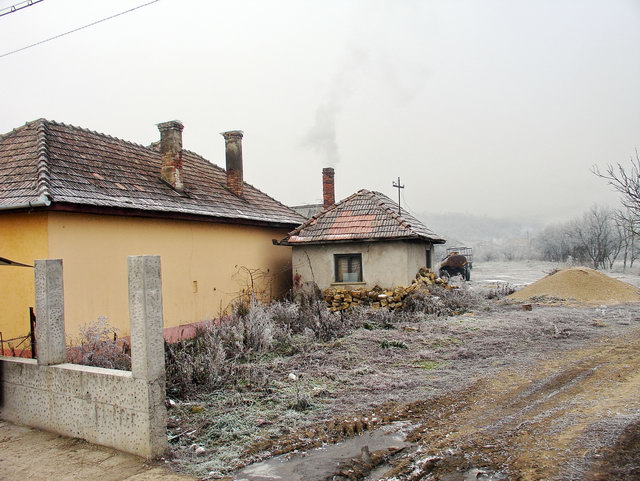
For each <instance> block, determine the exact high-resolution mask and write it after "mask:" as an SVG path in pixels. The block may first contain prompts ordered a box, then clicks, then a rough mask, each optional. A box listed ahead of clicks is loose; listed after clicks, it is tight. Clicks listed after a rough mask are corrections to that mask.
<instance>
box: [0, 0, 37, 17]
mask: <svg viewBox="0 0 640 481" xmlns="http://www.w3.org/2000/svg"><path fill="white" fill-rule="evenodd" d="M40 2H42V0H24V1H23V2H18V3H16V4H14V5H11V6H10V7H5V8H2V9H0V17H4V16H5V15H9V14H10V13H15V12H17V11H18V10H22V9H23V8H27V7H30V6H31V5H35V4H36V3H40Z"/></svg>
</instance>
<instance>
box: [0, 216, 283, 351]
mask: <svg viewBox="0 0 640 481" xmlns="http://www.w3.org/2000/svg"><path fill="white" fill-rule="evenodd" d="M15 215H16V216H17V217H16V220H15V221H14V224H11V223H9V222H8V220H7V217H9V216H8V215H2V216H0V222H4V223H1V224H0V226H1V228H2V229H3V232H9V231H4V229H5V228H7V229H11V231H12V235H11V236H10V237H11V239H12V242H13V243H14V244H18V243H19V242H18V241H13V238H14V237H15V232H18V231H19V230H24V231H29V232H30V233H29V234H24V235H23V236H22V237H24V238H26V239H29V242H27V245H31V247H29V248H27V247H24V248H23V250H22V251H20V250H19V249H18V247H17V246H16V247H15V248H14V249H8V250H3V249H4V246H3V245H1V244H0V253H2V254H0V255H2V256H3V257H9V258H11V259H13V260H16V261H20V262H26V263H28V264H32V263H33V260H34V259H39V258H46V257H49V258H56V259H63V265H64V287H65V319H66V330H67V336H68V337H69V338H70V340H71V341H73V340H74V339H75V338H77V336H78V331H79V328H80V327H81V326H82V325H84V324H86V323H88V322H90V321H93V320H96V319H98V318H101V317H104V318H106V319H107V321H108V322H109V324H110V325H112V326H114V327H117V328H118V329H119V335H120V336H125V335H128V334H129V326H128V297H127V256H130V255H144V254H148V255H159V256H161V259H162V278H163V300H164V314H165V327H173V326H178V325H181V324H188V323H192V322H197V321H201V320H205V319H211V318H215V317H218V316H219V315H220V314H221V313H222V312H224V310H225V309H226V308H227V307H228V306H229V303H230V302H231V301H232V300H233V299H234V298H236V297H237V296H238V295H239V293H240V292H241V291H242V289H243V288H246V287H247V286H248V284H249V283H250V279H249V276H248V275H247V270H246V269H250V270H259V271H260V272H261V273H263V274H266V276H267V277H265V278H262V279H261V280H260V281H258V284H260V285H259V286H257V287H258V288H259V289H260V288H267V289H268V291H269V292H268V294H271V295H273V296H277V295H280V294H281V293H283V292H284V291H285V290H286V289H287V288H288V286H289V285H290V282H291V251H290V250H289V249H286V248H283V247H279V246H274V245H272V242H271V240H272V239H274V238H278V239H279V238H282V237H283V236H284V235H285V234H286V229H274V228H266V227H255V226H245V225H236V224H217V223H210V222H197V221H183V220H169V219H151V218H134V217H119V216H109V215H91V214H80V213H64V212H49V213H46V214H39V217H37V220H38V222H36V221H35V219H36V217H34V216H33V214H31V216H32V218H31V220H30V222H27V221H26V220H23V221H21V222H23V223H22V224H20V223H19V222H17V220H18V218H19V217H20V216H22V217H25V218H28V216H29V215H30V214H15ZM3 237H4V236H3ZM16 254H19V255H16ZM245 268H246V269H245ZM16 269H19V268H17V267H16V268H8V267H7V268H0V271H2V272H0V275H2V276H3V277H0V288H1V289H2V290H5V289H6V286H7V285H12V284H14V281H13V280H12V279H13V278H12V277H11V276H12V275H17V274H16V273H17V272H18V271H16ZM23 269H24V268H23ZM4 271H7V272H6V273H5V272H4ZM24 272H25V273H22V272H21V273H20V276H21V277H20V279H19V282H17V281H18V279H16V282H15V283H16V284H20V286H23V285H24V286H25V287H20V289H21V290H20V291H19V293H18V294H19V295H14V296H11V297H7V302H8V303H9V305H10V306H11V309H10V310H6V309H3V312H2V313H1V314H0V331H3V335H4V336H5V337H7V336H6V335H5V334H4V331H5V329H6V332H7V333H16V334H15V335H24V334H26V333H27V332H28V326H29V325H28V306H29V305H33V296H34V294H33V270H32V269H24ZM23 277H24V278H23ZM23 304H24V305H26V306H27V311H26V324H24V323H23V319H24V316H18V315H17V314H18V313H20V312H21V309H22V307H23V306H22V305H23ZM21 326H24V327H21Z"/></svg>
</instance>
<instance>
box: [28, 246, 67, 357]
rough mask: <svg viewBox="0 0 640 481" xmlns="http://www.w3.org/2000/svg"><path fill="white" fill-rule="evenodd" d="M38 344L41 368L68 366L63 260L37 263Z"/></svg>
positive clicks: (38, 261)
mask: <svg viewBox="0 0 640 481" xmlns="http://www.w3.org/2000/svg"><path fill="white" fill-rule="evenodd" d="M35 267H36V268H35V291H36V316H37V322H36V343H37V346H38V365H39V366H49V365H52V364H62V363H64V362H66V346H65V335H64V285H63V276H62V259H45V260H36V262H35Z"/></svg>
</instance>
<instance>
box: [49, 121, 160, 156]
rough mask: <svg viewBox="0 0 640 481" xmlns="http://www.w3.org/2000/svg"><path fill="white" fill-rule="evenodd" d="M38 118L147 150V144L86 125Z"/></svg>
mask: <svg viewBox="0 0 640 481" xmlns="http://www.w3.org/2000/svg"><path fill="white" fill-rule="evenodd" d="M38 120H41V121H44V122H45V123H47V124H51V125H57V126H60V127H66V128H70V129H75V130H79V131H81V132H86V133H89V134H93V135H98V136H100V137H104V138H107V139H111V140H115V141H117V142H123V143H125V144H129V145H134V146H136V147H141V148H143V149H147V150H149V147H148V146H146V145H142V144H139V143H138V142H133V141H131V140H125V139H121V138H120V137H114V136H113V135H109V134H105V133H104V132H98V131H97V130H91V129H88V128H86V127H79V126H77V125H73V124H67V123H65V122H58V121H56V120H48V119H38Z"/></svg>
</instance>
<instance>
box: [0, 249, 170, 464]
mask: <svg viewBox="0 0 640 481" xmlns="http://www.w3.org/2000/svg"><path fill="white" fill-rule="evenodd" d="M128 266H129V319H130V323H131V365H132V368H131V371H116V370H113V369H103V368H97V367H89V366H80V365H76V364H68V363H65V331H64V290H63V271H62V261H61V260H59V259H49V260H39V261H36V266H35V267H36V268H35V285H36V313H37V315H38V322H37V324H36V328H35V340H36V342H37V348H38V358H37V360H34V359H24V358H10V357H0V418H1V419H5V420H7V421H11V422H15V423H18V424H24V425H27V426H32V427H36V428H40V429H44V430H47V431H53V432H56V433H59V434H63V435H66V436H72V437H78V438H82V439H85V440H87V441H89V442H92V443H96V444H102V445H105V446H110V447H113V448H116V449H120V450H122V451H127V452H130V453H133V454H137V455H139V456H144V457H147V458H153V457H157V456H159V455H161V454H162V453H163V452H164V451H165V449H166V447H167V436H166V417H167V413H166V408H165V404H164V400H165V366H164V341H163V337H162V327H163V317H162V279H161V272H160V258H159V257H157V256H134V257H129V258H128Z"/></svg>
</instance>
